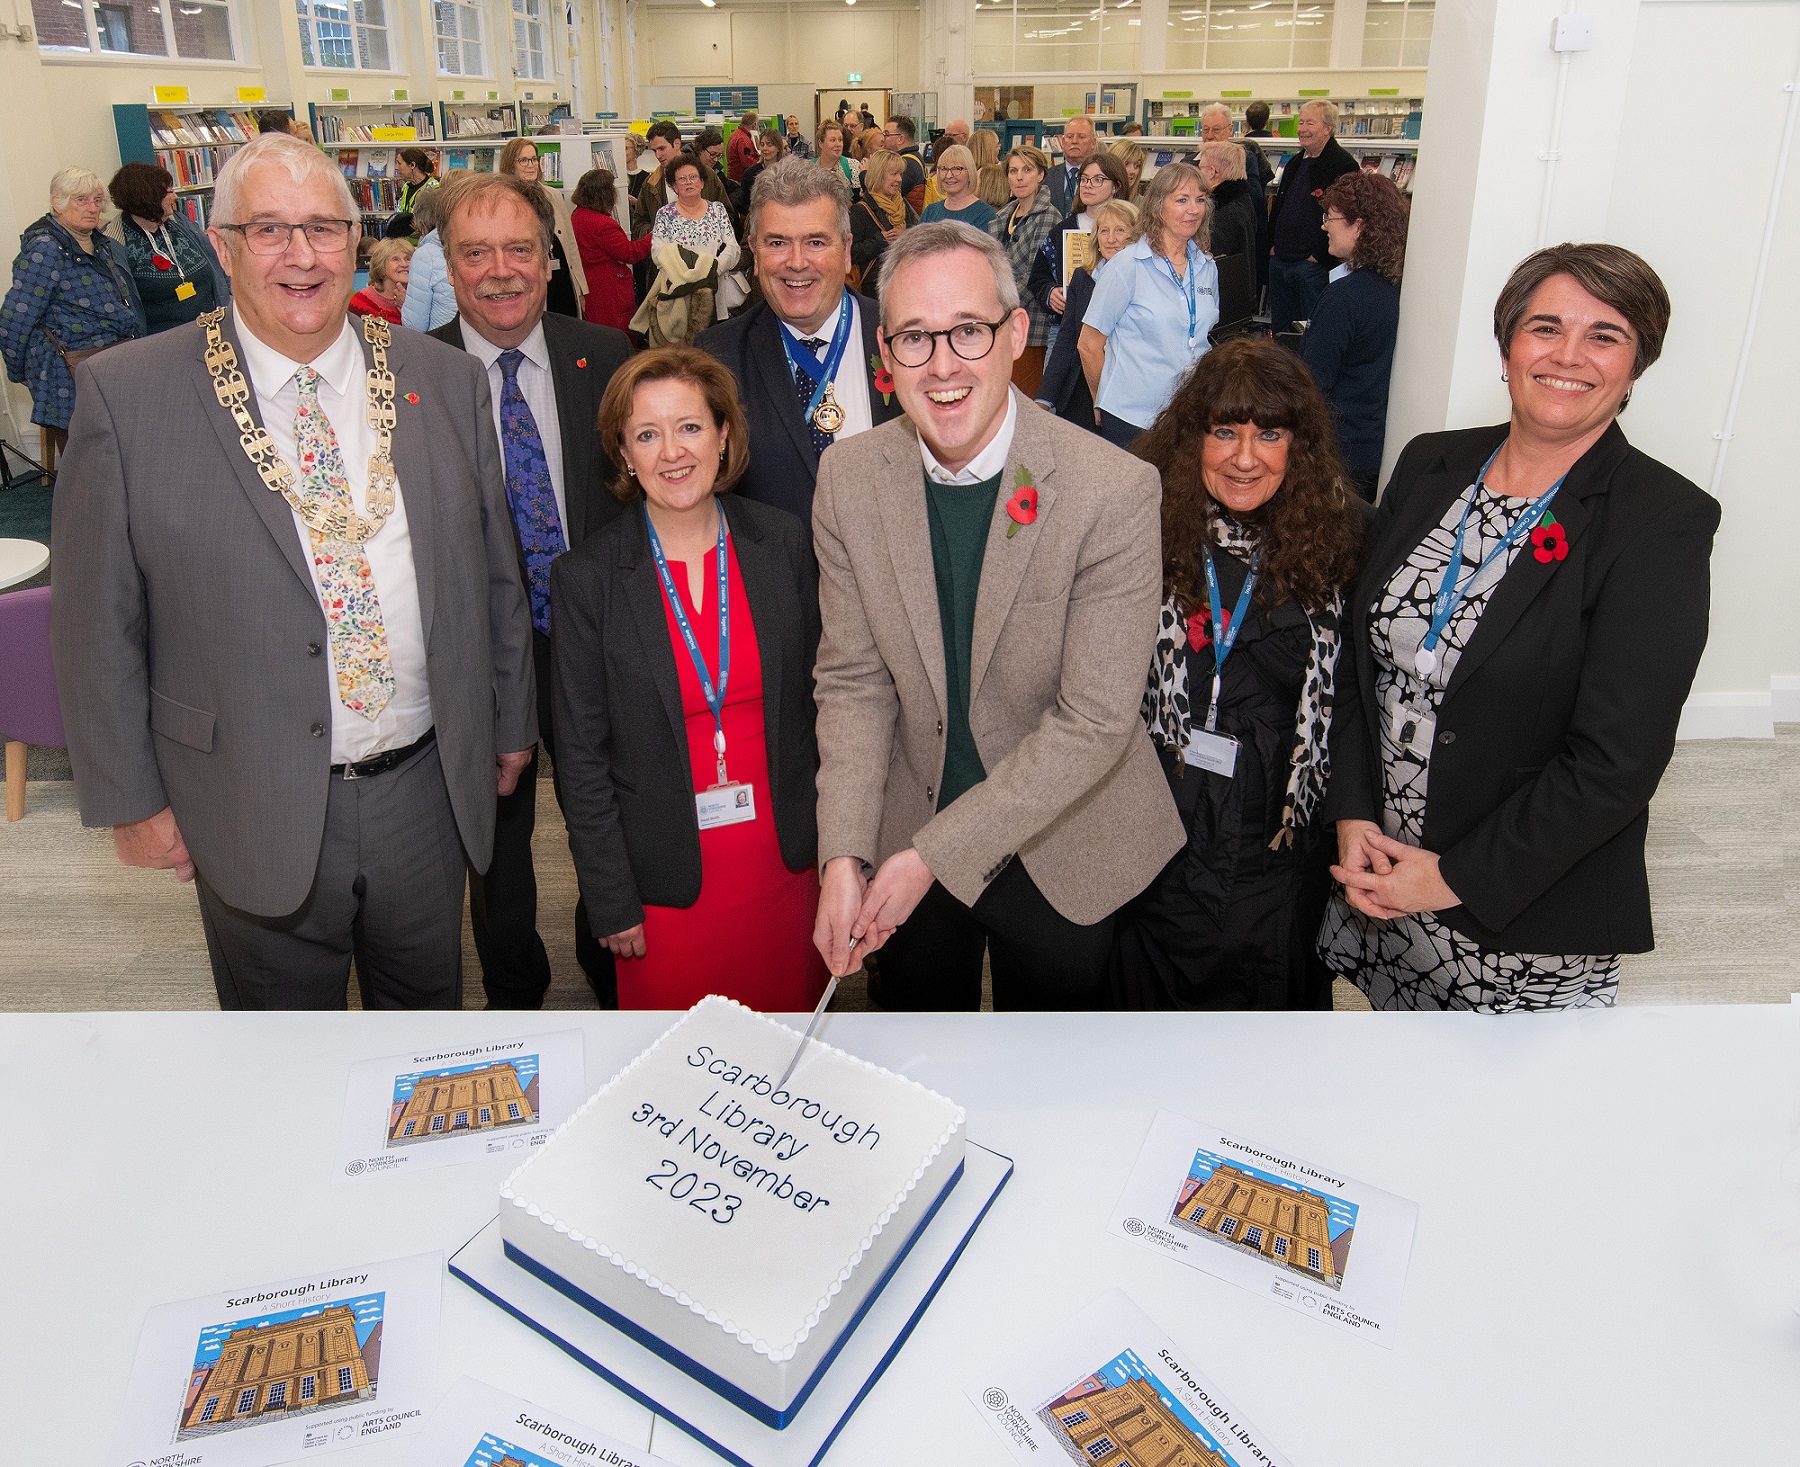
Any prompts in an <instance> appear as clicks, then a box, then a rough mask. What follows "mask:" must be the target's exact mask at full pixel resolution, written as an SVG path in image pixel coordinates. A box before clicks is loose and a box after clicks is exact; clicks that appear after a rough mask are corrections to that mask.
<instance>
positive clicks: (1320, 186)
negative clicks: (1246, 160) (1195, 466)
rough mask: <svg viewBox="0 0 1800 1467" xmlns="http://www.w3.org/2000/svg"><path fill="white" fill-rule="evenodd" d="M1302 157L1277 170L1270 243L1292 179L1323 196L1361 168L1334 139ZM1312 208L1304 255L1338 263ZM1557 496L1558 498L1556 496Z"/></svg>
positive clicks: (1322, 213) (1322, 221)
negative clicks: (1305, 163)
mask: <svg viewBox="0 0 1800 1467" xmlns="http://www.w3.org/2000/svg"><path fill="white" fill-rule="evenodd" d="M1305 156H1306V155H1305V154H1304V153H1302V152H1300V151H1299V150H1298V149H1296V150H1295V151H1294V152H1293V153H1292V154H1291V155H1289V157H1288V160H1287V165H1286V166H1285V167H1284V168H1283V169H1282V170H1281V182H1280V183H1279V184H1278V185H1277V186H1276V188H1275V203H1274V205H1273V206H1272V207H1271V208H1270V210H1269V238H1270V240H1271V242H1272V241H1273V239H1274V235H1275V230H1276V229H1277V228H1278V227H1279V224H1280V220H1281V210H1282V206H1283V205H1285V204H1286V203H1287V197H1288V194H1289V192H1290V191H1291V190H1292V189H1293V185H1294V180H1295V179H1297V178H1298V177H1299V176H1300V175H1301V173H1302V172H1304V173H1305V174H1306V177H1307V185H1308V189H1307V191H1308V192H1309V193H1323V192H1324V191H1325V190H1326V189H1328V188H1330V187H1331V186H1332V184H1334V183H1336V182H1337V181H1338V180H1339V179H1340V178H1342V177H1343V176H1344V175H1345V174H1346V173H1354V172H1356V170H1357V169H1358V168H1360V167H1361V166H1362V165H1361V164H1359V163H1358V162H1357V161H1356V158H1355V157H1354V156H1353V155H1352V154H1351V152H1350V150H1349V149H1348V148H1346V147H1344V146H1343V145H1342V144H1341V143H1339V142H1338V140H1337V139H1336V138H1335V137H1330V138H1327V139H1325V146H1324V147H1323V148H1321V149H1319V156H1318V157H1317V158H1314V159H1313V160H1312V167H1311V168H1308V169H1300V168H1297V167H1295V166H1294V165H1295V164H1297V163H1299V162H1301V161H1302V160H1303V159H1304V158H1305ZM1312 207H1313V217H1314V218H1315V219H1317V220H1318V221H1319V230H1318V234H1317V236H1316V238H1315V241H1314V244H1313V247H1312V249H1311V250H1309V251H1308V252H1307V253H1308V254H1309V256H1310V257H1311V258H1312V259H1314V260H1317V261H1318V262H1319V264H1321V265H1325V266H1331V265H1337V264H1340V263H1342V262H1341V261H1339V260H1338V259H1337V258H1336V257H1335V256H1334V255H1333V254H1332V253H1331V247H1330V241H1329V240H1328V239H1327V238H1326V234H1325V211H1324V209H1322V208H1320V207H1319V201H1318V200H1317V199H1314V200H1313V205H1312ZM1475 467H1476V468H1480V467H1481V465H1480V464H1477V465H1476V466H1475ZM1463 487H1464V488H1467V487H1468V486H1467V485H1466V484H1465V485H1464V486H1463ZM1557 497H1558V498H1561V496H1560V495H1558V496H1557Z"/></svg>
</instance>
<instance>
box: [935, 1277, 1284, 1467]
mask: <svg viewBox="0 0 1800 1467" xmlns="http://www.w3.org/2000/svg"><path fill="white" fill-rule="evenodd" d="M966 1393H967V1395H968V1397H969V1400H970V1401H971V1402H973V1403H974V1406H975V1409H976V1410H977V1411H979V1412H980V1413H981V1414H982V1415H983V1416H984V1417H986V1418H987V1422H988V1425H990V1426H991V1427H993V1429H994V1431H995V1432H996V1433H997V1434H998V1435H999V1437H1000V1439H1001V1440H1002V1441H1004V1442H1005V1443H1006V1445H1007V1446H1008V1447H1010V1448H1011V1449H1012V1454H1013V1455H1014V1456H1015V1457H1017V1458H1018V1459H1019V1460H1020V1461H1021V1462H1036V1463H1042V1464H1050V1463H1062V1464H1067V1463H1089V1462H1121V1463H1126V1462H1146V1463H1148V1462H1155V1463H1181V1464H1182V1467H1290V1464H1289V1459H1288V1458H1287V1457H1286V1456H1284V1455H1283V1454H1282V1453H1281V1451H1280V1450H1279V1449H1277V1448H1276V1447H1275V1446H1274V1445H1273V1444H1272V1443H1271V1442H1270V1441H1269V1440H1268V1438H1267V1437H1265V1436H1264V1435H1263V1434H1262V1432H1261V1431H1260V1430H1259V1429H1258V1428H1256V1427H1255V1426H1253V1425H1251V1424H1250V1423H1249V1422H1248V1421H1246V1420H1244V1418H1243V1417H1242V1415H1240V1414H1239V1412H1238V1410H1237V1408H1236V1407H1235V1406H1233V1405H1232V1404H1231V1402H1229V1401H1228V1400H1226V1399H1225V1397H1224V1396H1223V1395H1221V1394H1220V1393H1219V1390H1218V1388H1217V1387H1215V1386H1214V1385H1213V1383H1212V1382H1211V1380H1209V1379H1208V1378H1207V1376H1206V1374H1205V1373H1204V1372H1203V1371H1202V1370H1201V1368H1200V1366H1199V1364H1198V1363H1197V1361H1196V1359H1195V1357H1194V1356H1193V1355H1192V1354H1190V1353H1189V1352H1188V1350H1187V1349H1186V1348H1185V1347H1183V1346H1181V1345H1178V1344H1176V1343H1175V1341H1173V1340H1171V1339H1170V1338H1169V1337H1168V1336H1167V1335H1165V1334H1164V1333H1163V1332H1162V1330H1161V1329H1160V1328H1158V1326H1157V1325H1156V1323H1155V1321H1154V1320H1152V1319H1151V1318H1150V1317H1149V1316H1148V1315H1147V1314H1145V1313H1144V1311H1143V1310H1141V1309H1140V1308H1138V1306H1137V1304H1136V1303H1134V1302H1133V1301H1132V1300H1131V1299H1130V1298H1129V1297H1128V1296H1127V1295H1125V1294H1124V1293H1122V1292H1120V1291H1119V1290H1117V1289H1115V1290H1113V1292H1112V1293H1110V1294H1107V1295H1105V1296H1104V1297H1102V1298H1100V1299H1097V1300H1095V1301H1094V1303H1092V1304H1090V1305H1089V1306H1088V1307H1087V1308H1086V1309H1084V1310H1083V1311H1082V1312H1081V1313H1080V1314H1078V1315H1077V1316H1075V1318H1074V1319H1072V1320H1070V1321H1069V1322H1068V1324H1066V1325H1065V1326H1064V1327H1063V1328H1062V1329H1060V1330H1057V1331H1055V1332H1054V1333H1053V1334H1052V1335H1051V1336H1049V1337H1048V1338H1033V1339H1032V1341H1031V1342H1030V1343H1029V1344H1022V1345H1021V1346H1020V1348H1019V1352H1018V1354H1017V1355H1016V1356H1015V1357H1014V1358H1012V1359H1010V1360H1006V1361H1004V1362H1003V1363H1001V1364H1000V1365H998V1366H997V1367H992V1368H989V1369H988V1370H986V1371H984V1373H983V1374H982V1376H981V1377H980V1378H979V1379H977V1380H972V1381H970V1382H969V1384H968V1386H967V1389H966Z"/></svg>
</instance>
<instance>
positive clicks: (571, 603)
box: [550, 494, 819, 940]
mask: <svg viewBox="0 0 1800 1467" xmlns="http://www.w3.org/2000/svg"><path fill="white" fill-rule="evenodd" d="M719 504H720V505H721V507H722V508H723V510H724V512H725V520H726V523H727V524H728V525H729V526H730V530H731V535H732V539H733V543H734V545H735V548H736V551H737V560H738V570H739V572H740V573H741V575H742V576H743V580H744V594H745V595H746V596H747V597H748V598H749V602H750V616H751V620H752V621H753V622H754V623H755V627H756V641H757V646H758V648H759V651H760V654H761V658H762V688H763V720H764V724H763V727H764V733H765V738H766V744H767V749H768V761H769V788H768V789H767V790H758V791H757V792H756V798H757V806H758V808H757V817H756V818H757V819H759V820H764V819H771V818H772V819H773V820H774V821H775V835H776V838H777V840H778V841H779V843H780V846H781V859H782V861H783V862H784V863H785V864H786V865H787V867H788V869H789V870H791V871H804V870H806V869H807V868H808V867H811V866H813V865H815V864H816V862H817V856H818V825H817V821H816V818H815V804H816V798H817V796H816V792H815V788H814V780H815V778H816V776H817V774H818V770H819V745H818V740H817V738H816V737H815V735H814V731H813V723H814V717H815V711H814V707H813V679H812V669H813V659H814V657H815V656H816V655H817V652H818V648H819V592H818V571H817V569H816V568H815V567H814V564H813V558H812V542H811V536H810V534H809V532H808V531H807V530H806V528H805V527H803V526H802V525H801V524H800V523H799V521H797V520H796V519H795V518H794V517H793V516H792V515H789V514H783V513H782V512H781V511H779V510H774V509H770V508H769V507H768V506H767V505H762V504H757V503H756V502H755V501H754V500H748V499H742V498H740V497H739V496H738V495H736V494H723V495H721V496H720V497H719ZM550 599H551V605H552V607H553V608H554V621H553V626H554V629H555V636H554V638H553V640H554V642H555V647H554V653H553V667H554V673H553V683H554V695H553V696H554V700H555V709H556V714H555V718H556V732H557V750H556V763H557V772H558V773H559V775H560V776H561V779H562V801H563V814H564V817H565V818H566V820H567V822H568V827H569V850H570V852H571V853H572V854H573V856H574V858H575V875H576V878H577V880H578V881H579V882H580V885H581V895H582V898H583V900H584V901H585V902H586V904H587V909H588V914H589V921H590V922H591V924H592V926H593V930H594V931H595V932H597V933H610V932H623V931H625V930H626V929H627V928H629V927H633V926H635V925H636V924H637V923H639V922H641V921H643V919H644V904H645V903H649V904H651V905H653V906H659V907H691V906H692V905H693V904H694V903H695V902H696V901H698V900H699V897H700V878H701V868H700V829H699V823H698V821H697V819H696V817H695V814H694V795H695V793H696V788H697V787H696V784H695V779H694V769H693V767H692V766H691V764H690V763H689V760H688V742H687V724H686V720H685V719H684V717H683V715H682V709H681V678H680V674H679V673H678V672H677V671H676V667H675V659H676V657H677V656H683V657H685V656H686V655H687V652H686V649H685V648H678V647H677V646H676V645H675V644H674V643H673V642H672V641H671V640H670V637H669V629H668V622H667V620H666V614H665V613H664V611H663V596H662V586H661V584H660V582H659V580H658V577H657V574H656V562H655V561H654V560H653V559H652V558H651V555H650V536H649V533H648V531H647V529H646V527H645V523H644V511H643V509H642V507H641V506H640V505H633V506H631V508H630V509H629V510H628V512H627V513H625V514H622V515H620V516H619V517H618V518H617V519H615V520H614V521H613V522H612V523H611V524H610V525H608V526H607V527H606V528H605V529H604V530H601V531H600V532H599V533H598V534H596V535H592V536H590V537H589V538H588V540H587V542H586V543H585V544H583V545H582V547H581V548H580V549H579V550H571V551H570V552H569V553H568V554H567V555H562V556H558V557H557V559H556V561H555V562H554V563H553V564H552V565H551V567H550ZM701 774H702V775H703V776H705V778H704V780H703V782H704V783H705V784H711V783H712V779H711V774H712V771H711V770H710V769H708V770H702V771H701ZM765 802H766V803H765ZM746 937H747V940H750V939H753V937H754V934H747V935H746Z"/></svg>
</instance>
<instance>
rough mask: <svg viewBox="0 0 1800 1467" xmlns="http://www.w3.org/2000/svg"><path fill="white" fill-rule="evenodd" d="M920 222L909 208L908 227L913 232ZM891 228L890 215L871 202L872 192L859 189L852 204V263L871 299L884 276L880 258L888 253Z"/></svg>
mask: <svg viewBox="0 0 1800 1467" xmlns="http://www.w3.org/2000/svg"><path fill="white" fill-rule="evenodd" d="M918 222H919V216H918V215H917V214H916V213H914V212H913V206H912V205H911V204H907V206H906V225H905V227H906V228H907V229H911V228H912V227H913V225H915V224H917V223H918ZM890 227H891V226H890V225H889V224H888V222H887V215H886V214H884V213H882V212H881V211H880V210H879V209H877V208H876V207H875V205H874V204H873V203H871V202H870V201H869V191H868V190H867V189H866V188H863V189H858V190H857V191H856V197H855V198H853V199H851V200H850V263H851V264H852V265H855V266H856V267H857V268H858V269H859V270H861V271H862V283H863V288H864V289H865V290H867V291H868V292H869V294H871V295H873V294H875V282H876V280H877V279H878V278H879V276H880V273H881V257H882V256H883V255H885V254H886V253H887V247H888V239H887V231H888V229H889V228H890Z"/></svg>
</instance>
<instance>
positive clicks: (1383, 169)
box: [1362, 153, 1419, 194]
mask: <svg viewBox="0 0 1800 1467" xmlns="http://www.w3.org/2000/svg"><path fill="white" fill-rule="evenodd" d="M1418 166H1419V158H1418V155H1417V154H1416V153H1365V154H1364V155H1363V159H1362V170H1363V172H1364V173H1379V174H1380V175H1381V176H1382V177H1383V178H1391V179H1393V180H1394V187H1395V188H1397V189H1399V190H1400V192H1401V193H1403V194H1406V193H1411V192H1412V179H1413V170H1414V169H1416V168H1417V167H1418Z"/></svg>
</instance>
